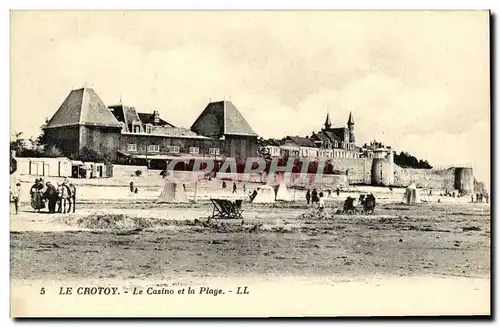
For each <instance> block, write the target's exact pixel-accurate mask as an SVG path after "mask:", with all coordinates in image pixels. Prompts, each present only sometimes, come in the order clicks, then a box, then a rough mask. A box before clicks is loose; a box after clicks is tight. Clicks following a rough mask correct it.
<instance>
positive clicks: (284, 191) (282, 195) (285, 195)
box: [276, 182, 292, 201]
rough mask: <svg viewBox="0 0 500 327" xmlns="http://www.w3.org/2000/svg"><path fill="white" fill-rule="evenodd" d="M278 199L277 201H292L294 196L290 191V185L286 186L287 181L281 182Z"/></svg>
mask: <svg viewBox="0 0 500 327" xmlns="http://www.w3.org/2000/svg"><path fill="white" fill-rule="evenodd" d="M276 200H277V201H292V197H291V196H290V192H288V187H286V184H285V183H283V182H282V183H280V184H279V186H278V191H277V192H276Z"/></svg>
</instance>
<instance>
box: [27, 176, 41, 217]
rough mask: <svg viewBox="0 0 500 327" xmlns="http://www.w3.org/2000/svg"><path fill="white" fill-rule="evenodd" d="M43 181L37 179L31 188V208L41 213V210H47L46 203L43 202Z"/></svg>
mask: <svg viewBox="0 0 500 327" xmlns="http://www.w3.org/2000/svg"><path fill="white" fill-rule="evenodd" d="M43 188H44V186H43V179H42V178H40V179H38V178H37V179H35V183H34V184H33V185H32V186H31V188H30V196H31V206H32V207H33V209H35V211H38V212H40V210H41V209H43V208H45V203H44V201H43V196H42V190H43Z"/></svg>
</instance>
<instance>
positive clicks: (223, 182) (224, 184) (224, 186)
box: [222, 181, 227, 189]
mask: <svg viewBox="0 0 500 327" xmlns="http://www.w3.org/2000/svg"><path fill="white" fill-rule="evenodd" d="M226 186H227V185H226V182H225V181H222V188H223V189H224V188H226Z"/></svg>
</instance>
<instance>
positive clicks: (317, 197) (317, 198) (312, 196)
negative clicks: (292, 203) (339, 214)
mask: <svg viewBox="0 0 500 327" xmlns="http://www.w3.org/2000/svg"><path fill="white" fill-rule="evenodd" d="M328 192H329V193H328V195H329V196H330V195H331V191H330V190H328ZM306 201H307V204H308V205H309V204H310V203H311V204H312V205H316V204H318V208H319V210H320V211H322V210H323V209H324V208H325V198H324V196H323V192H319V193H318V190H316V189H315V188H313V189H312V192H311V190H307V192H306Z"/></svg>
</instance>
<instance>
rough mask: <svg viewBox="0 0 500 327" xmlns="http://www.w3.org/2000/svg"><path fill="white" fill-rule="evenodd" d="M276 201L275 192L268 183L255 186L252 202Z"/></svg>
mask: <svg viewBox="0 0 500 327" xmlns="http://www.w3.org/2000/svg"><path fill="white" fill-rule="evenodd" d="M275 201H276V194H275V193H274V188H272V187H271V186H269V185H263V186H259V187H258V188H257V195H256V196H255V198H254V199H253V201H252V203H273V202H275Z"/></svg>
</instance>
